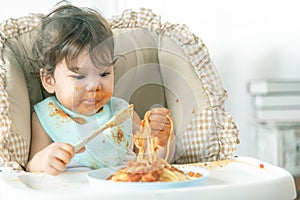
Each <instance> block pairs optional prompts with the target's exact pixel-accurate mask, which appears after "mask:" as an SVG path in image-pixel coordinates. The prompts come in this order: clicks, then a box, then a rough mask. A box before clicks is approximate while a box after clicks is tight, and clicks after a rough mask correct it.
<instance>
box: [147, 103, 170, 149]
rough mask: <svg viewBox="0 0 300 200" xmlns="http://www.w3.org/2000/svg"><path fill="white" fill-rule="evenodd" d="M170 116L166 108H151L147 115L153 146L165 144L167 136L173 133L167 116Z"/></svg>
mask: <svg viewBox="0 0 300 200" xmlns="http://www.w3.org/2000/svg"><path fill="white" fill-rule="evenodd" d="M167 115H169V116H170V111H169V110H168V109H167V108H152V109H151V111H150V115H149V124H150V127H151V134H153V135H154V138H155V146H158V147H159V146H161V147H162V146H166V145H167V144H168V139H169V137H171V136H172V134H173V133H170V131H171V123H170V121H169V119H168V118H167Z"/></svg>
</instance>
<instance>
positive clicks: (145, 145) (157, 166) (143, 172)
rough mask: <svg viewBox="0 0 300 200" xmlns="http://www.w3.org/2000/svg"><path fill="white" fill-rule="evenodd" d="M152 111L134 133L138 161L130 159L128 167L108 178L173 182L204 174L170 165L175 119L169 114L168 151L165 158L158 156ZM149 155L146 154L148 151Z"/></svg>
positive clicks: (114, 179) (126, 180)
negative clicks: (187, 171)
mask: <svg viewBox="0 0 300 200" xmlns="http://www.w3.org/2000/svg"><path fill="white" fill-rule="evenodd" d="M149 115H150V112H149V111H148V112H146V114H145V117H144V120H142V121H141V124H140V130H139V132H137V133H136V134H135V135H134V143H135V145H136V147H137V148H138V149H139V153H138V156H137V161H129V162H128V163H127V166H126V167H123V168H120V169H119V170H118V171H117V172H116V173H115V174H112V175H111V176H109V177H108V178H107V180H112V181H120V182H171V181H184V180H190V179H193V178H199V177H201V176H202V174H200V173H194V172H189V173H184V172H183V171H181V170H179V169H177V168H176V167H174V166H172V165H170V164H169V163H168V162H167V161H166V160H167V159H168V156H169V151H170V140H171V136H172V134H173V121H172V118H171V117H170V116H169V115H167V119H168V120H169V122H170V125H171V129H170V134H169V138H168V143H167V152H166V157H165V160H163V159H161V158H158V157H156V154H155V151H156V149H157V148H156V147H155V144H154V137H153V135H152V134H151V127H150V124H149ZM145 149H146V150H147V153H148V156H145V155H146V151H145Z"/></svg>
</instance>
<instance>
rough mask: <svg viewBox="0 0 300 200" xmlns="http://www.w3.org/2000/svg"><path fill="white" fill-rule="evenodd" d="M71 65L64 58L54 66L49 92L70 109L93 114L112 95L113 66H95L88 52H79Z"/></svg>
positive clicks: (84, 113)
mask: <svg viewBox="0 0 300 200" xmlns="http://www.w3.org/2000/svg"><path fill="white" fill-rule="evenodd" d="M72 65H74V66H72V67H71V68H70V67H68V65H67V63H66V61H65V60H62V61H61V62H59V63H58V64H57V65H56V68H55V71H54V75H53V76H51V78H52V82H53V84H52V88H51V89H52V90H51V91H48V92H52V93H55V95H56V98H57V99H58V101H59V102H60V103H61V104H62V105H63V106H65V107H66V108H68V109H69V110H72V111H73V112H76V113H79V114H83V115H93V114H95V113H97V112H98V111H99V110H100V109H101V108H102V107H103V105H104V104H106V103H107V102H108V101H109V100H110V98H111V96H112V94H113V84H114V74H113V65H112V64H111V65H109V66H95V64H94V62H92V59H91V57H90V56H89V54H88V53H87V51H84V52H82V53H81V54H79V56H78V57H77V58H76V59H75V61H73V62H72ZM71 69H72V70H71ZM49 76H50V75H49Z"/></svg>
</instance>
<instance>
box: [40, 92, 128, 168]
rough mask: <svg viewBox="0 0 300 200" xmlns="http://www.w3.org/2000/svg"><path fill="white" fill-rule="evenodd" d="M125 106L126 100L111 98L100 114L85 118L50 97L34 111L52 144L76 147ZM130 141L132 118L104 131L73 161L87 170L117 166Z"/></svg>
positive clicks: (76, 155)
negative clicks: (66, 144)
mask: <svg viewBox="0 0 300 200" xmlns="http://www.w3.org/2000/svg"><path fill="white" fill-rule="evenodd" d="M128 105H129V104H128V102H126V101H125V100H123V99H120V98H116V97H112V98H111V100H110V101H109V102H108V103H107V104H105V105H104V106H103V108H102V110H101V111H99V112H98V113H96V114H95V115H92V116H85V115H80V114H77V113H74V112H72V111H70V110H69V109H67V108H65V107H64V106H63V105H62V104H60V103H59V102H58V101H57V99H56V97H54V96H51V97H48V98H46V99H44V100H43V101H41V102H40V103H38V104H36V105H35V106H34V110H35V112H36V114H37V116H38V118H39V120H40V123H41V124H42V126H43V128H44V129H45V131H46V132H47V133H48V135H49V136H50V137H51V139H52V140H53V141H54V142H65V143H69V144H71V145H75V144H76V143H77V142H78V141H80V140H82V139H83V138H85V137H87V136H88V135H89V134H91V133H92V132H94V131H95V130H96V129H98V128H99V127H100V126H102V125H103V124H105V123H106V122H107V121H108V120H110V119H111V118H112V117H113V116H114V115H115V114H117V113H118V112H120V111H121V110H123V109H125V108H126V107H127V106H128ZM131 140H132V118H131V119H128V120H126V121H125V122H124V123H122V124H120V125H118V126H117V127H112V128H108V129H106V130H105V131H104V132H103V133H101V134H100V135H98V136H97V137H96V138H94V139H93V140H92V141H90V142H89V143H88V144H86V145H85V147H86V150H85V151H84V152H83V153H78V154H75V156H74V160H75V161H76V162H77V163H79V164H81V165H83V166H86V167H90V168H102V167H107V166H116V165H119V164H120V163H121V162H122V161H124V159H125V156H126V152H127V148H128V146H129V143H130V142H131Z"/></svg>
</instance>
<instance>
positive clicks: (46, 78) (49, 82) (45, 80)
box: [40, 68, 55, 94]
mask: <svg viewBox="0 0 300 200" xmlns="http://www.w3.org/2000/svg"><path fill="white" fill-rule="evenodd" d="M40 77H41V81H42V84H43V87H44V88H45V90H46V91H47V92H48V93H50V94H53V93H54V92H55V90H54V84H55V80H54V77H53V76H51V75H50V74H48V73H46V72H45V69H44V68H42V69H40Z"/></svg>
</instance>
